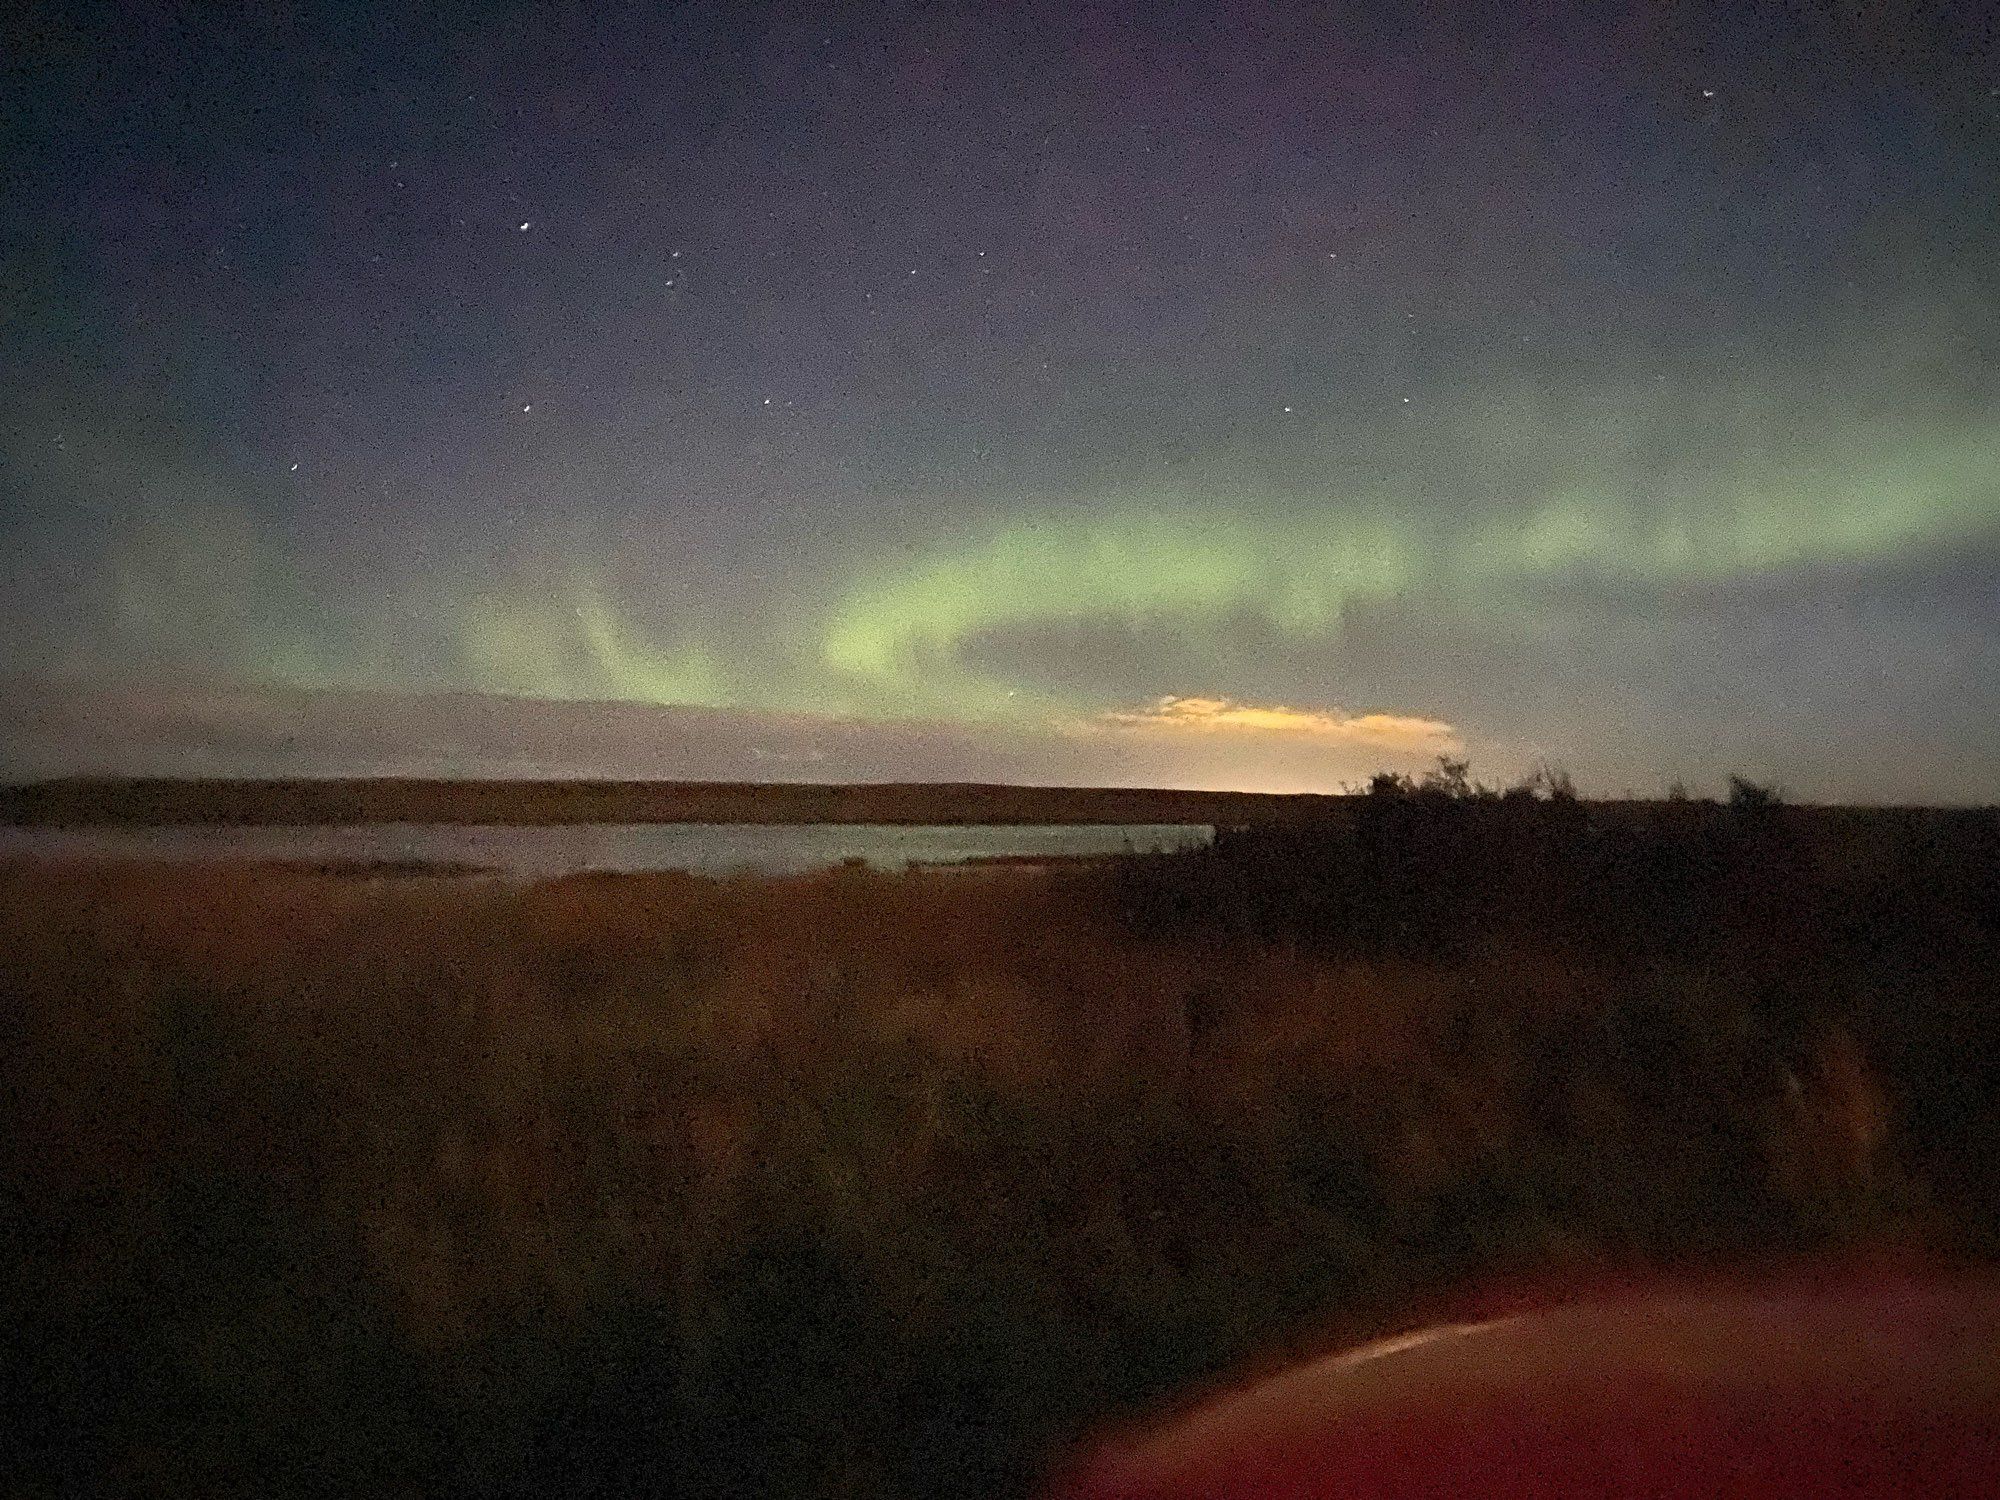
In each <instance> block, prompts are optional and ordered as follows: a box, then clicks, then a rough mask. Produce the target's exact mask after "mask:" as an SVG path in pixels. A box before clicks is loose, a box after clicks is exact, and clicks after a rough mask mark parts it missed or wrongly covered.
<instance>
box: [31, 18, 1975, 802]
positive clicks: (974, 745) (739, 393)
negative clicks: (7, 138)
mask: <svg viewBox="0 0 2000 1500" xmlns="http://www.w3.org/2000/svg"><path fill="white" fill-rule="evenodd" d="M1982 11H1983V8H1982V7H1974V6H1966V7H1964V8H1963V9H1962V10H1960V11H1954V10H1952V9H1951V8H1949V7H1944V8H1939V7H1931V8H1929V9H1926V10H1923V11H1917V10H1915V9H1911V10H1907V11H1906V10H1901V9H1898V8H1897V7H1859V6H1844V5H1833V6H1828V7H1815V8H1802V7H1788V8H1784V9H1778V8H1766V7H1758V6H1677V5H1666V6H1652V5H1649V6H1643V7H1630V8H1625V7H1617V6H1610V7H1574V8H1571V7H1560V6H1558V7H1538V8H1533V9H1532V10H1530V9H1529V8H1525V7H1518V6H1512V5H1509V6H1496V7H1480V6H1465V7H1457V6H1452V7H1437V8H1433V9H1431V10H1427V11H1422V12H1416V13H1410V12H1405V11H1404V10H1402V9H1400V8H1394V7H1387V6H1372V5H1363V6H1312V7H1306V6H1276V7H1271V8H1268V9H1264V10H1260V11H1257V12H1255V13H1254V14H1253V12H1252V11H1251V10H1249V9H1247V8H1234V7H1202V6H1171V5H1166V6H1161V5H1154V6H1143V7H1141V6H1134V7H1129V8H1128V7H1072V6H1024V7H1004V8H1003V7H990V6H922V7H915V6H912V7H879V8H862V7H853V8H850V7H840V8H838V9H837V11H836V10H834V9H823V8H815V7H789V8H788V7H756V6H727V7H704V6H690V7H650V6H632V7H625V6H616V5H614V6H590V7H553V8H550V7H521V8H507V7H497V8H496V7H480V8H477V9H466V10H463V11H458V10H456V9H455V8H452V7H445V8H443V9H442V10H440V11H437V12H434V13H432V12H418V11H416V10H411V11H409V12H407V13H403V12H400V11H398V9H397V8H394V7H388V8H378V7H360V6H356V7H340V6H315V5H304V6H297V7H290V8H275V9H273V10H272V11H271V12H270V13H269V14H263V13H259V14H256V15H252V16H239V17H234V18H232V19H228V20H219V19H215V18H212V17H209V16H207V15H205V14H204V13H203V12H201V11H199V10H191V9H190V10H184V9H177V8H171V7H159V8H157V9H150V8H142V9H140V10H138V11H135V12H131V13H128V14H127V15H126V16H125V17H124V18H123V19H121V20H119V21H118V22H116V23H114V24H107V23H105V22H104V21H103V20H102V18H101V17H100V16H98V15H97V13H96V12H94V11H91V10H89V9H86V8H83V7H64V6H59V5H58V6H40V7H34V8H32V9H31V11H30V12H28V13H27V14H26V15H25V17H24V18H23V19H21V20H18V21H14V22H10V23H8V24H9V25H10V26H12V27H13V28H14V29H13V31H12V32H11V33H10V36H9V39H8V40H9V45H8V46H7V47H6V49H5V50H6V51H7V52H8V53H9V55H11V56H13V57H14V58H15V59H17V60H16V61H15V62H14V63H13V64H11V65H10V66H11V67H12V69H13V71H12V73H11V74H10V75H9V93H10V96H12V97H13V98H15V99H17V100H18V101H19V105H18V107H17V108H15V109H13V110H12V111H11V113H12V115H13V117H14V118H13V128H12V130H11V134H12V136H13V137H14V140H15V142H16V145H15V146H14V147H12V148H10V149H9V150H8V152H7V154H6V162H5V172H6V182H7V194H8V202H9V203H10V205H13V208H12V209H11V210H10V213H9V215H8V216H7V218H8V222H7V223H6V224H5V226H4V228H3V229H0V236H4V238H0V247H4V249H0V254H4V262H0V264H4V270H5V283H4V286H0V297H4V303H5V306H6V308H7V312H6V315H5V319H4V321H0V346H4V357H5V369H6V372H7V378H6V380H5V382H4V391H3V392H0V498H3V499H4V505H5V514H4V518H0V534H4V542H5V563H4V567H5V570H6V571H5V574H4V582H3V583H0V589H3V590H4V598H0V674H4V675H5V677H6V680H7V702H8V704H9V708H8V712H7V720H6V722H5V723H4V724H0V760H3V761H4V766H5V769H6V770H7V771H8V772H10V773H11V774H49V773H52V772H61V771H66V770H93V771H101V770H134V771H148V772H157V771H169V772H171V771H198V772H203V773H216V772H224V773H226V772H230V771H244V772H254V773H259V774H272V773H314V772H330V773H367V772H371V771H396V772H411V771H424V772H431V773H436V774H447V775H452V774H493V773H497V774H518V773H524V772H525V773H537V774H568V773H587V774H614V775H623V774H665V775H699V776H721V777H745V778H754V777H769V778H789V777H812V778H819V777H827V778H841V779H884V780H893V779H926V778H931V777H941V778H950V779H1005V780H1018V781H1085V782H1100V783H1116V784H1147V783H1156V784H1169V785H1209V786H1241V787H1246V788H1252V789H1262V788H1267V787H1270V788H1279V789H1287V788H1294V787H1299V788H1304V787H1311V788H1314V789H1319V788H1331V787H1334V786H1337V785H1339V784H1341V783H1342V782H1344V781H1352V780H1357V779H1360V778H1362V777H1365V775H1366V774H1367V772H1368V771H1370V770H1372V769H1374V768H1375V767H1377V766H1382V765H1391V766H1397V767H1403V766H1408V765H1420V764H1423V763H1425V762H1426V761H1428V760H1429V759H1430V758H1431V757H1433V756H1435V755H1436V754H1438V753H1441V752H1444V751H1449V752H1451V753H1465V754H1468V755H1470V756H1471V757H1472V759H1473V761H1474V764H1475V769H1484V770H1486V771H1487V772H1489V773H1491V774H1494V775H1511V774H1514V773H1516V772H1518V771H1521V770H1524V769H1526V768H1528V767H1531V766H1533V765H1535V764H1537V763H1540V762H1545V761H1546V762H1554V763H1560V764H1563V765H1566V766H1568V767H1570V768H1571V769H1572V770H1573V771H1574V772H1575V774H1576V777H1577V780H1578V782H1579V784H1580V785H1583V786H1584V787H1586V788H1587V789H1593V790H1602V791H1610V792H1615V791H1618V790H1621V789H1623V788H1625V787H1634V788H1638V789H1640V790H1647V791H1650V790H1654V789H1657V788H1659V787H1660V786H1662V785H1664V784H1665V783H1666V782H1667V781H1669V780H1672V779H1677V778H1678V779H1685V780H1687V781H1688V782H1690V783H1693V784H1697V785H1702V784H1706V785H1709V786H1713V785H1715V784H1717V783H1719V781H1720V780H1721V778H1722V777H1723V775H1725V774H1726V773H1728V772H1730V771H1735V770H1740V771H1743V772H1745V773H1747V774H1751V775H1754V776H1758V777H1761V778H1766V779H1771V780H1776V781H1780V782H1782V783H1784V784H1785V785H1786V786H1787V787H1788V788H1790V789H1791V790H1792V791H1793V792H1795V793H1796V794H1798V795H1805V796H1818V797H1826V798H1858V799H1864V800H1922V799H1942V800H1955V801H1966V800H1970V801H1992V800H1994V799H1995V798H1996V796H2000V749H1996V748H1995V744H1994V740H1993V733H1992V731H1993V727H1994V726H1995V725H1996V724H2000V368H1996V362H1995V337H1996V334H2000V270H1996V268H2000V234H1996V231H2000V37H1996V32H1995V30H1994V28H1993V27H1992V25H1991V22H1990V19H1988V20H1985V21H1982V19H1981V16H1982Z"/></svg>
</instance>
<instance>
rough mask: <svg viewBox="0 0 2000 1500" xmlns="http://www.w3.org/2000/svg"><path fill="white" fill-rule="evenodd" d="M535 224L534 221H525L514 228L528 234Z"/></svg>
mask: <svg viewBox="0 0 2000 1500" xmlns="http://www.w3.org/2000/svg"><path fill="white" fill-rule="evenodd" d="M533 223H534V221H533V220H532V219H523V220H522V221H521V222H520V223H518V224H516V225H515V226H514V228H515V229H516V230H517V231H518V232H520V233H522V234H526V233H527V232H528V230H529V229H530V228H531V227H532V226H533Z"/></svg>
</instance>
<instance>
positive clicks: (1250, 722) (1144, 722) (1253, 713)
mask: <svg viewBox="0 0 2000 1500" xmlns="http://www.w3.org/2000/svg"><path fill="white" fill-rule="evenodd" d="M1103 722H1104V723H1106V724H1110V725H1115V726H1117V727H1120V728H1127V729H1156V730H1165V731H1171V732H1180V733H1188V734H1233V735H1243V736H1253V737H1263V736H1271V737H1278V738H1284V739H1290V740H1309V741H1314V742H1317V743H1321V744H1336V745H1356V746H1369V747H1371V748H1375V749H1381V750H1391V751H1400V752H1404V753H1409V754H1419V753H1432V754H1436V753H1444V752H1448V751H1452V750H1456V749H1458V748H1459V744H1460V742H1459V736H1458V731H1457V730H1456V729H1455V728H1453V727H1452V726H1451V725H1450V724H1447V723H1445V722H1444V721H1443V720H1441V719H1424V718H1418V717H1416V716H1414V715H1410V714H1388V713H1369V714H1347V713H1342V712H1341V711H1340V710H1338V709H1330V708H1291V707H1288V706H1286V705H1284V704H1270V705H1264V704H1254V703H1238V702H1235V701H1234V700H1233V699H1229V698H1180V697H1174V696H1172V695H1169V696H1167V697H1165V698H1160V699H1158V700H1156V701H1155V702H1153V703H1149V704H1147V705H1146V706H1145V707H1144V708H1141V709H1130V710H1116V711H1113V712H1110V713H1107V714H1105V715H1103Z"/></svg>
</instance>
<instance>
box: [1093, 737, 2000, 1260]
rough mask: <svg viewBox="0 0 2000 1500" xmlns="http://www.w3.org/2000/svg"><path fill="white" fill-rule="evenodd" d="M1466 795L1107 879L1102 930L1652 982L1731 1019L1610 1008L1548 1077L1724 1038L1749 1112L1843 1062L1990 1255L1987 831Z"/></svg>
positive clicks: (1715, 808)
mask: <svg viewBox="0 0 2000 1500" xmlns="http://www.w3.org/2000/svg"><path fill="white" fill-rule="evenodd" d="M1468 771H1469V767H1468V766H1467V765H1466V764H1465V763H1464V762H1460V761H1449V760H1446V761H1441V762H1440V764H1439V767H1438V769H1437V770H1435V771H1433V772H1431V773H1429V774H1428V775H1426V776H1424V777H1422V778H1421V779H1416V778H1410V777H1405V776H1400V775H1396V774H1393V773H1387V772H1385V773H1382V774H1379V775H1377V776H1376V777H1375V778H1374V779H1373V781H1372V782H1371V783H1370V785H1369V788H1368V791H1367V793H1366V795H1364V796H1362V797H1359V798H1356V799H1354V800H1353V801H1352V802H1351V803H1350V804H1349V806H1348V807H1347V808H1346V809H1344V811H1343V816H1342V817H1341V818H1339V819H1337V820H1328V821H1325V822H1323V823H1320V824H1317V825H1313V824H1302V825H1296V826H1287V827H1236V828H1222V829H1218V830H1217V833H1216V838H1215V841H1214V843H1213V844H1212V845H1210V846H1208V847H1205V848H1200V849H1190V850H1184V851H1180V852H1178V853H1174V854H1161V855H1146V856H1136V857H1132V858H1129V859H1126V860H1124V861H1123V862H1122V863H1121V865H1120V867H1119V871H1118V884H1119V889H1118V904H1119V909H1120V912H1121V915H1122V916H1123V918H1124V920H1125V921H1126V922H1128V923H1129V924H1131V926H1132V927H1133V928H1134V929H1135V930H1137V931H1139V932H1141V933H1146V934H1151V935H1155V936H1158V935H1164V934H1168V933H1173V934H1179V935H1182V936H1187V935H1190V934H1203V935H1206V936H1207V937H1208V938H1209V939H1211V940H1213V941H1220V942H1227V943H1240V942H1246V941H1247V942H1250V943H1255V944H1279V945H1283V946H1286V947H1289V948H1295V949H1298V950H1300V951H1303V952H1309V953H1313V954H1317V955H1320V956H1324V957H1333V958H1360V959H1366V958H1382V957H1394V958H1397V959H1404V960H1415V961H1419V962H1424V963H1434V964H1444V965H1457V964H1463V963H1464V962H1466V961H1467V960H1468V959H1470V958H1472V957H1473V956H1474V955H1477V954H1479V953H1481V952H1486V951H1491V950H1496V949H1499V950H1513V951H1523V950H1526V951H1531V952H1534V953H1536V954H1538V955H1542V956H1543V958H1544V959H1545V961H1550V962H1560V961H1562V959H1563V958H1564V956H1567V957H1569V958H1570V959H1572V960H1574V961H1577V962H1581V963H1587V964H1590V965H1592V966H1602V967H1605V968H1607V969H1608V971H1609V972H1610V973H1611V974H1613V975H1614V976H1621V979H1620V982H1622V983H1623V984H1625V985H1626V986H1627V989H1628V992H1629V993H1630V994H1632V995H1634V996H1638V995H1640V994H1642V993H1643V992H1644V991H1645V990H1646V989H1647V988H1649V987H1650V986H1652V985H1655V984H1657V982H1658V980H1659V979H1660V977H1661V976H1662V975H1670V976H1676V977H1677V979H1678V980H1679V981H1681V982H1682V983H1683V985H1685V983H1687V982H1698V983H1700V984H1701V985H1704V986H1706V987H1708V988H1710V989H1712V990H1719V991H1721V992H1722V993H1724V994H1726V995H1727V997H1728V999H1727V1000H1726V1001H1725V1002H1724V1011H1725V1012H1726V1014H1718V1013H1713V1012H1711V1013H1707V1014H1701V1015H1696V1014H1693V1013H1691V1012H1689V1011H1688V1010H1686V1009H1685V1008H1684V1007H1683V1008H1681V1009H1680V1010H1679V1011H1678V1012H1677V1013H1671V1014H1670V1013H1668V1011H1660V1010H1657V1009H1655V1010H1654V1012H1653V1013H1650V1014H1646V1015H1636V1014H1632V1013H1629V1010H1630V1008H1629V1007H1628V1008H1627V1012H1626V1013H1621V1014H1618V1015H1614V1016H1611V1017H1609V1018H1606V1019H1605V1021H1604V1023H1603V1024H1602V1025H1600V1026H1599V1027H1598V1028H1597V1029H1596V1032H1595V1034H1594V1035H1592V1034H1584V1033H1577V1034H1574V1035H1568V1036H1566V1037H1565V1038H1564V1047H1565V1049H1566V1057H1567V1061H1566V1063H1565V1065H1564V1068H1563V1069H1562V1071H1563V1072H1565V1073H1567V1074H1569V1075H1570V1076H1574V1075H1575V1074H1576V1073H1577V1072H1578V1071H1579V1070H1581V1069H1583V1068H1585V1067H1587V1066H1588V1062H1589V1058H1590V1055H1591V1049H1592V1047H1593V1045H1596V1046H1598V1047H1599V1048H1600V1049H1608V1050H1609V1051H1610V1052H1612V1053H1614V1054H1618V1055H1621V1056H1624V1057H1625V1058H1626V1059H1627V1060H1628V1061H1632V1062H1634V1063H1636V1064H1638V1065H1640V1066H1642V1067H1643V1066H1644V1065H1645V1064H1646V1062H1647V1059H1648V1056H1649V1055H1650V1057H1651V1059H1652V1061H1654V1062H1659V1061H1662V1060H1663V1059H1665V1058H1666V1057H1667V1056H1668V1055H1669V1054H1673V1055H1679V1056H1684V1055H1686V1054H1688V1053H1690V1052H1691V1051H1694V1050H1699V1046H1700V1043H1699V1039H1698V1038H1697V1037H1696V1035H1695V1033H1697V1032H1708V1033H1713V1032H1715V1031H1716V1030H1717V1029H1718V1028H1722V1029H1730V1030H1734V1031H1735V1032H1737V1033H1740V1034H1741V1035H1743V1036H1744V1037H1745V1039H1746V1042H1747V1045H1748V1047H1749V1055H1750V1056H1751V1057H1752V1058H1753V1061H1752V1062H1751V1063H1750V1064H1749V1066H1750V1067H1751V1069H1752V1070H1753V1071H1761V1072H1763V1073H1765V1074H1767V1075H1768V1077H1767V1078H1766V1079H1764V1080H1756V1079H1752V1080H1746V1081H1745V1086H1746V1087H1755V1086H1757V1084H1758V1083H1759V1082H1760V1081H1769V1080H1778V1081H1783V1080H1786V1079H1789V1078H1794V1077H1796V1076H1798V1073H1799V1071H1800V1070H1801V1067H1802V1064H1801V1059H1803V1058H1806V1057H1808V1056H1810V1055H1811V1054H1812V1051H1813V1049H1814V1048H1815V1047H1816V1046H1819V1045H1822V1044H1823V1043H1824V1040H1825V1038H1826V1037H1828V1036H1829V1035H1842V1036H1848V1037H1852V1038H1854V1039H1856V1040H1857V1041H1858V1042H1859V1044H1860V1045H1861V1047H1862V1048H1863V1050H1864V1052H1865V1054H1866V1056H1867V1058H1868V1062H1869V1066H1870V1067H1871V1068H1872V1069H1873V1070H1875V1071H1876V1072H1878V1073H1879V1074H1881V1075H1883V1077H1884V1080H1885V1082H1886V1084H1887V1086H1888V1088H1889V1090H1890V1093H1891V1094H1892V1095H1893V1097H1894V1098H1895V1099H1896V1101H1897V1105H1898V1110H1897V1113H1898V1121H1897V1123H1898V1127H1899V1130H1900V1132H1901V1133H1902V1135H1903V1136H1904V1141H1903V1145H1904V1147H1905V1154H1906V1156H1908V1157H1910V1158H1912V1159H1916V1160H1920V1161H1921V1164H1922V1167H1923V1168H1924V1169H1925V1173H1924V1175H1925V1176H1926V1177H1927V1178H1928V1179H1929V1180H1931V1181H1933V1182H1934V1183H1935V1185H1936V1187H1937V1190H1938V1192H1939V1193H1940V1195H1941V1196H1942V1197H1943V1198H1945V1199H1948V1200H1949V1201H1950V1202H1951V1203H1952V1204H1953V1206H1954V1209H1955V1210H1956V1211H1959V1212H1961V1213H1963V1214H1964V1215H1965V1216H1966V1226H1967V1227H1968V1229H1971V1230H1972V1231H1973V1232H1974V1233H1976V1234H1977V1235H1979V1236H1981V1237H1987V1236H1992V1235H1995V1234H2000V1131H1995V1130H1994V1129H1993V1128H1992V1123H1991V1122H1992V1121H1993V1120H1995V1119H2000V810H1996V809H1992V808H1873V809H1871V808H1841V807H1832V808H1829V807H1814V806H1791V805H1788V804H1786V803H1785V801H1784V800H1783V798H1782V796H1781V795H1780V794H1779V793H1778V792H1777V791H1775V790H1774V789H1772V788H1769V787H1765V786H1760V785H1758V784H1756V783H1754V782H1751V781H1748V780H1745V779H1743V778H1741V777H1732V778H1731V779H1730V789H1729V794H1728V797H1727V799H1726V800H1722V801H1717V800H1714V799H1709V798H1693V797H1689V796H1687V795H1686V794H1685V793H1684V792H1683V791H1681V790H1680V789H1679V788H1676V789H1675V790H1674V792H1673V793H1672V794H1671V795H1669V796H1668V797H1666V798H1664V799H1661V800H1658V801H1648V802H1640V801H1625V802H1612V803H1596V802H1586V801H1583V800H1581V799H1579V798H1578V797H1577V796H1576V795H1575V793H1574V791H1573V789H1572V788H1571V786H1570V784H1569V781H1568V779H1567V777H1565V776H1563V775H1561V774H1559V773H1558V774H1554V775H1550V774H1546V773H1543V774H1538V775H1537V776H1536V777H1534V778H1533V779H1531V780H1528V781H1526V782H1522V783H1519V784H1516V785H1514V786H1511V787H1508V788H1506V789H1505V790H1501V789H1497V788H1494V787H1491V786H1486V785H1481V784H1479V783H1477V782H1475V781H1473V780H1472V779H1471V777H1470V776H1469V774H1468ZM1635 1004H1637V1005H1638V1006H1639V1008H1640V1009H1641V1010H1645V1009H1646V1008H1647V1006H1646V1003H1645V1002H1642V1001H1635ZM1670 1009H1671V1008H1670ZM1620 1025H1623V1026H1624V1027H1626V1028H1627V1030H1628V1031H1630V1032H1631V1033H1632V1035H1631V1036H1628V1037H1626V1038H1623V1039H1621V1038H1619V1037H1617V1036H1615V1035H1612V1034H1611V1031H1613V1030H1615V1029H1616V1027H1617V1026H1620ZM1607 1028H1609V1029H1607ZM1640 1032H1648V1033H1650V1036H1649V1037H1648V1038H1646V1039H1644V1040H1642V1039H1640V1037H1639V1035H1638V1033H1640ZM1714 1086H1715V1080H1713V1079H1709V1080H1706V1081H1705V1083H1704V1087H1706V1088H1709V1089H1711V1090H1712V1089H1713V1088H1714Z"/></svg>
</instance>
